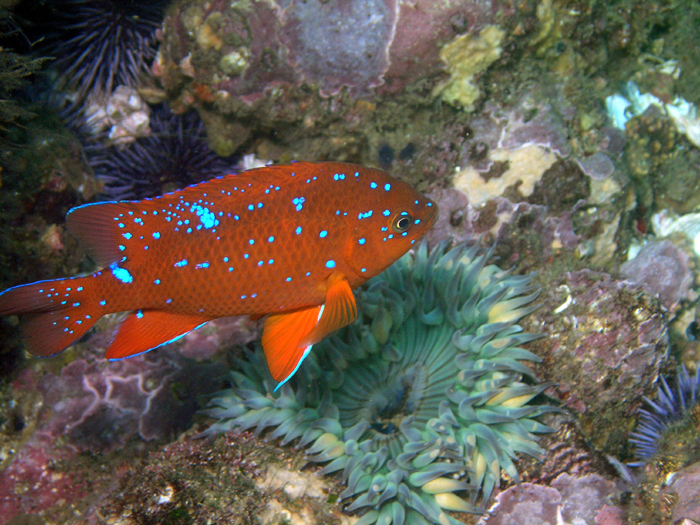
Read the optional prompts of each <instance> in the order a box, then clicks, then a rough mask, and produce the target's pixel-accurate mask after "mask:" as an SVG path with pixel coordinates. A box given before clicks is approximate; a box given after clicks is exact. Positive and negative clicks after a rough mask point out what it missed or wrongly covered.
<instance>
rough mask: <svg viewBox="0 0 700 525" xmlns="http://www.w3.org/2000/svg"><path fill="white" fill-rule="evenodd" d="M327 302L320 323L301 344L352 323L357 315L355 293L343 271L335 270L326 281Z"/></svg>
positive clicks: (303, 344)
mask: <svg viewBox="0 0 700 525" xmlns="http://www.w3.org/2000/svg"><path fill="white" fill-rule="evenodd" d="M326 286H327V288H326V302H325V304H324V306H323V310H322V311H321V318H320V319H319V320H318V324H316V326H315V327H314V329H313V330H312V331H311V332H309V334H308V335H307V336H306V337H304V339H302V341H301V343H300V345H301V346H306V345H313V344H316V343H318V342H319V341H320V340H321V339H323V338H324V337H326V336H327V335H328V334H330V333H333V332H335V331H336V330H338V329H340V328H342V327H343V326H347V325H349V324H350V323H352V322H353V321H354V320H355V318H356V317H357V305H356V304H355V295H354V294H353V293H352V289H351V288H350V283H348V280H347V278H346V277H345V275H343V274H342V273H341V272H333V273H332V274H331V275H330V276H329V277H328V281H327V282H326Z"/></svg>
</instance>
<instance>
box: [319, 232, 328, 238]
mask: <svg viewBox="0 0 700 525" xmlns="http://www.w3.org/2000/svg"><path fill="white" fill-rule="evenodd" d="M326 235H328V232H327V231H326V230H322V231H321V233H319V234H318V236H319V237H321V239H323V238H325V237H326Z"/></svg>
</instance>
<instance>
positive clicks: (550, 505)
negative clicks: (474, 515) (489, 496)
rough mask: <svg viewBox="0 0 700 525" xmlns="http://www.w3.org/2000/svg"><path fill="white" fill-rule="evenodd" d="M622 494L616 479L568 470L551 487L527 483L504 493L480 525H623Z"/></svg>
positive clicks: (499, 496) (498, 497)
mask: <svg viewBox="0 0 700 525" xmlns="http://www.w3.org/2000/svg"><path fill="white" fill-rule="evenodd" d="M619 495H620V493H619V491H618V490H617V489H616V487H615V484H614V483H613V482H612V481H610V480H607V479H605V478H603V477H601V476H599V475H597V474H589V475H586V476H582V477H575V476H571V475H569V474H566V473H564V474H561V475H560V476H559V477H558V478H557V479H555V480H554V481H553V482H552V483H551V485H550V486H549V487H547V486H544V485H537V484H533V483H523V484H522V487H511V488H509V489H508V490H506V491H504V492H501V493H500V494H499V495H498V496H497V498H496V503H495V505H493V507H491V508H490V509H489V510H490V511H491V512H492V513H493V515H492V516H488V517H486V518H482V519H481V520H480V521H479V525H555V524H558V523H581V524H583V523H586V524H600V525H603V524H605V525H623V524H624V523H625V520H624V513H623V511H622V510H621V509H620V508H617V507H615V499H616V498H617V497H619ZM603 520H604V521H603Z"/></svg>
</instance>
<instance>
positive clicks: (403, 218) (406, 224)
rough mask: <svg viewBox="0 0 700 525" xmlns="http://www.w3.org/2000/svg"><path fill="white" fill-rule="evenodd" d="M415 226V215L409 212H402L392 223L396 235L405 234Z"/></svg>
mask: <svg viewBox="0 0 700 525" xmlns="http://www.w3.org/2000/svg"><path fill="white" fill-rule="evenodd" d="M412 225H413V215H411V214H410V213H408V212H407V211H402V212H401V213H399V214H398V215H396V217H394V220H392V221H391V228H392V229H393V230H394V231H395V232H396V233H403V232H405V231H406V230H408V229H409V228H410V227H411V226H412Z"/></svg>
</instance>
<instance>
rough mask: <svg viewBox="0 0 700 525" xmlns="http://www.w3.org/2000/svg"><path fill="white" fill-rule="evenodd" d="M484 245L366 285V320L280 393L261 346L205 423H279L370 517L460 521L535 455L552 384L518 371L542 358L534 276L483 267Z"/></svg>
mask: <svg viewBox="0 0 700 525" xmlns="http://www.w3.org/2000/svg"><path fill="white" fill-rule="evenodd" d="M487 257H488V254H486V255H477V250H476V248H466V247H465V246H463V245H461V246H457V247H455V248H453V249H451V250H450V249H448V244H447V243H441V244H440V245H438V246H437V247H436V248H434V249H433V250H432V251H429V250H428V249H427V245H426V244H425V243H423V244H422V245H421V246H420V247H419V248H418V249H417V250H416V251H414V252H409V253H408V254H407V255H405V256H404V257H403V258H401V259H400V260H399V261H397V262H396V263H395V264H394V265H392V266H391V267H389V268H388V269H387V270H386V271H385V272H384V273H382V274H380V275H378V276H376V277H374V278H373V279H371V280H370V281H368V283H367V284H366V286H364V287H363V288H361V289H360V290H358V291H357V292H356V295H357V305H358V318H357V320H356V321H355V322H354V323H353V324H351V325H350V326H347V327H345V328H344V329H342V330H340V331H339V332H337V333H336V334H335V335H333V336H331V337H328V338H326V339H325V340H324V341H322V342H320V343H318V344H317V345H315V346H314V351H313V352H312V353H311V354H310V355H309V357H307V359H306V361H305V362H304V364H303V365H302V366H301V368H300V369H299V371H298V372H297V375H296V376H294V377H293V378H292V380H291V381H289V382H288V383H286V384H285V385H284V386H283V387H282V388H281V389H279V391H277V392H275V391H274V388H275V386H276V385H275V383H274V381H272V379H271V378H270V377H269V374H268V372H267V368H266V367H265V364H264V357H263V354H262V351H261V349H258V350H257V351H256V353H254V354H250V355H249V356H248V359H247V360H246V361H244V362H242V363H241V371H240V372H234V373H233V384H234V388H233V389H231V390H228V391H225V392H222V393H221V394H220V395H219V396H218V397H217V398H215V399H213V400H212V408H210V409H209V410H208V413H209V414H210V415H211V416H213V417H215V418H217V419H218V420H219V421H218V422H217V423H215V424H214V425H213V426H212V427H211V428H210V429H209V430H208V431H207V432H206V433H207V434H212V433H215V432H220V431H226V430H236V431H241V430H246V429H254V430H255V431H256V432H262V431H263V430H265V429H268V428H271V429H273V430H272V431H271V433H270V434H269V436H270V437H271V438H282V444H283V445H284V444H287V443H290V442H292V441H296V440H298V444H297V446H298V447H300V448H305V449H306V453H307V458H308V459H309V460H310V461H313V462H317V463H321V464H324V467H323V469H322V470H321V472H322V473H323V474H329V473H333V472H340V473H341V474H342V477H343V481H344V482H345V483H346V485H347V488H346V490H345V491H344V492H343V493H342V494H341V496H340V497H341V500H352V502H351V503H350V504H349V505H348V506H347V510H350V511H353V510H358V509H367V512H366V513H365V515H364V516H363V518H362V520H361V522H362V523H363V524H372V523H384V524H387V525H388V524H390V523H395V524H396V525H403V523H409V524H410V523H421V524H424V523H426V522H428V523H452V524H454V523H459V522H457V520H455V519H454V518H453V517H451V516H449V515H448V514H447V512H448V511H462V512H474V511H475V509H477V508H480V507H478V505H477V500H479V499H480V500H481V501H482V502H483V503H485V502H486V501H487V500H488V499H489V497H490V495H491V492H492V490H493V488H494V487H495V486H497V485H498V484H499V483H500V480H501V471H504V472H506V473H507V474H508V475H509V476H510V477H511V479H514V480H515V481H517V482H519V478H518V472H517V470H516V468H515V465H514V463H513V459H514V458H516V456H517V454H519V453H524V454H528V455H531V456H534V457H539V456H540V454H541V452H542V451H541V449H540V448H539V446H538V445H537V439H538V438H537V436H536V434H539V433H543V432H550V431H551V430H552V429H551V428H549V427H547V426H546V425H543V424H542V423H540V422H539V421H538V420H537V418H538V417H539V416H541V415H542V414H544V413H546V412H551V411H555V410H556V409H555V408H553V407H551V406H546V405H534V404H531V403H530V400H531V399H532V398H533V397H535V396H537V395H538V394H539V393H541V392H542V391H543V390H544V389H545V388H546V387H547V386H548V385H536V386H535V385H532V384H526V383H525V382H523V381H522V378H523V376H530V377H531V378H532V380H533V382H534V377H532V372H531V371H530V370H529V368H528V367H527V366H525V365H524V364H523V363H524V362H527V361H538V360H539V359H538V358H537V357H536V356H535V355H534V354H532V353H531V352H529V351H527V350H525V349H524V348H521V345H523V344H525V343H527V342H529V341H532V340H533V339H536V338H537V337H539V336H538V335H537V334H527V333H524V332H523V331H522V329H521V328H520V327H519V326H518V325H517V324H516V322H517V321H518V319H520V318H521V317H522V316H524V315H526V314H528V313H529V312H530V311H532V310H533V309H534V307H533V305H532V304H531V303H532V301H533V300H534V298H535V297H536V295H537V291H536V290H534V289H533V288H532V287H531V286H530V278H529V277H528V276H511V275H509V274H508V272H503V271H501V270H499V269H498V268H497V267H495V266H487V265H486V259H487Z"/></svg>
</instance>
